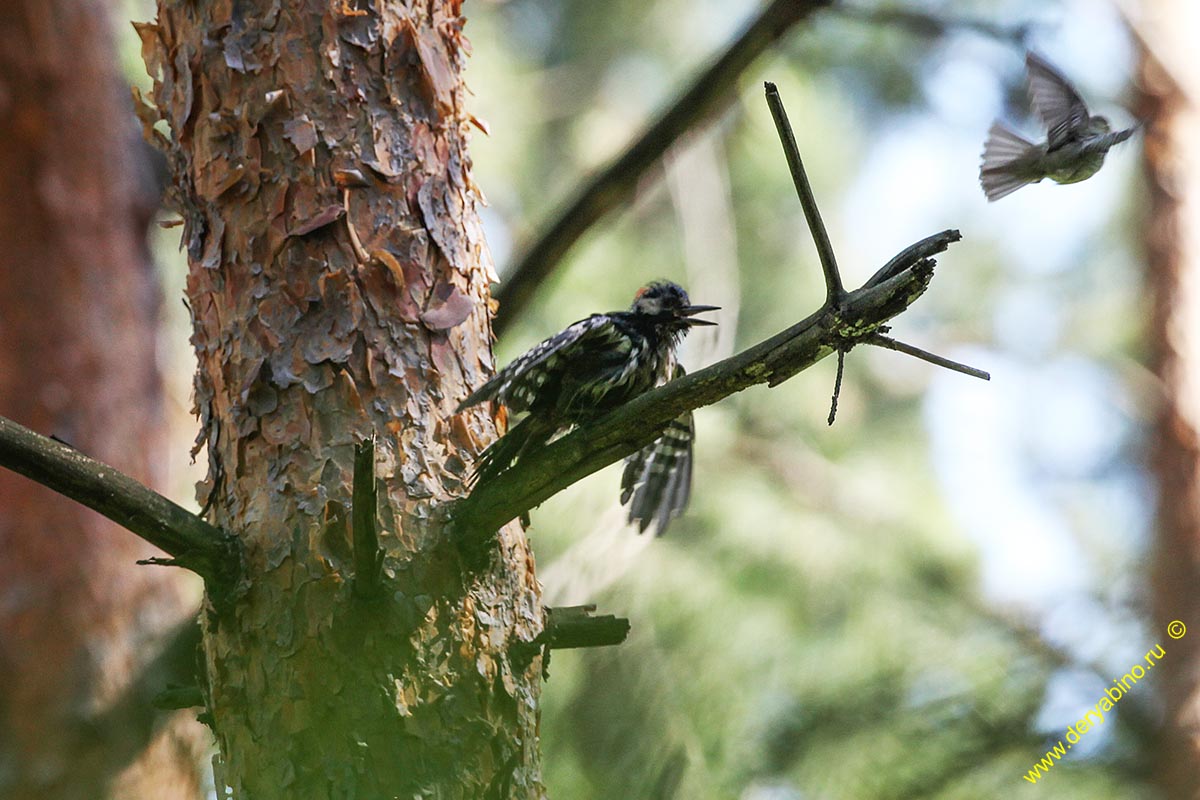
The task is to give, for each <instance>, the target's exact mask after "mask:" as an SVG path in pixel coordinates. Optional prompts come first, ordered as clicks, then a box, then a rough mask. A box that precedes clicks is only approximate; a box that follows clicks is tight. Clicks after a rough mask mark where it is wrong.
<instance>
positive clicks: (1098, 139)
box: [979, 53, 1138, 202]
mask: <svg viewBox="0 0 1200 800" xmlns="http://www.w3.org/2000/svg"><path fill="white" fill-rule="evenodd" d="M1025 72H1026V88H1027V89H1028V92H1029V99H1030V101H1031V102H1032V103H1033V108H1034V111H1036V112H1037V115H1038V117H1039V118H1041V120H1042V123H1043V124H1044V125H1045V126H1046V130H1047V131H1048V136H1047V138H1046V141H1045V142H1042V143H1040V144H1034V143H1033V142H1029V141H1026V140H1025V139H1024V138H1022V137H1021V136H1019V135H1017V134H1016V133H1014V132H1012V131H1011V130H1009V129H1008V128H1006V127H1005V126H1004V125H1003V124H1001V123H1000V122H999V121H997V122H994V123H992V127H991V129H990V130H989V131H988V138H987V141H986V142H984V145H983V162H982V164H981V165H980V168H979V183H980V184H981V185H982V186H983V193H984V194H985V195H987V199H988V202H992V201H995V200H999V199H1000V198H1001V197H1004V196H1005V195H1009V194H1012V193H1013V192H1015V191H1016V190H1017V189H1020V188H1021V187H1022V186H1024V185H1026V184H1028V183H1037V182H1038V181H1040V180H1042V179H1043V178H1050V179H1051V180H1053V181H1055V182H1056V183H1078V182H1079V181H1082V180H1086V179H1088V178H1090V177H1092V176H1093V175H1095V174H1096V173H1097V172H1098V171H1099V170H1100V167H1101V166H1103V164H1104V156H1105V155H1107V154H1108V151H1109V148H1111V147H1112V146H1113V145H1115V144H1118V143H1119V142H1123V141H1125V140H1126V139H1128V138H1129V137H1130V136H1132V135H1133V133H1134V131H1136V130H1137V127H1138V126H1136V125H1135V126H1134V127H1132V128H1127V129H1125V130H1122V131H1116V132H1114V131H1113V130H1112V126H1111V125H1110V124H1109V122H1108V120H1107V119H1105V118H1104V117H1101V116H1092V115H1091V113H1090V112H1089V111H1088V107H1087V104H1085V103H1084V102H1083V98H1082V97H1080V96H1079V92H1077V91H1075V88H1074V87H1073V86H1071V84H1070V83H1069V82H1068V81H1067V79H1066V78H1064V77H1063V76H1062V75H1061V74H1060V73H1059V72H1058V70H1056V69H1055V68H1054V67H1052V66H1050V64H1049V63H1047V62H1046V60H1045V59H1043V58H1041V57H1040V56H1038V55H1037V54H1035V53H1027V54H1026V55H1025Z"/></svg>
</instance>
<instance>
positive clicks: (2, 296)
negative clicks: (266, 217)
mask: <svg viewBox="0 0 1200 800" xmlns="http://www.w3.org/2000/svg"><path fill="white" fill-rule="evenodd" d="M128 103H129V101H128V95H127V94H126V93H125V90H124V89H123V88H122V86H121V81H120V80H119V78H118V74H117V70H116V58H115V51H114V47H113V42H112V36H111V29H110V20H109V17H108V14H107V4H105V3H101V2H96V1H95V0H52V1H51V2H45V1H44V0H20V1H19V2H18V1H17V0H13V1H12V2H7V3H3V4H0V143H2V144H3V146H0V413H3V414H4V415H6V416H10V417H12V418H14V419H16V420H17V421H19V422H21V423H23V424H25V425H28V426H30V427H32V428H35V429H37V430H40V431H44V432H47V433H55V434H57V435H58V436H60V437H62V438H63V439H65V440H66V441H68V442H70V443H71V444H73V445H74V446H76V447H78V448H80V449H81V450H84V451H85V452H87V453H89V454H90V455H93V456H95V457H97V458H99V459H102V460H105V461H108V462H110V463H112V464H114V465H116V466H118V467H119V468H120V469H122V470H124V471H126V472H128V473H129V474H131V475H134V476H137V477H139V478H140V479H141V480H143V481H144V482H146V483H147V484H149V485H151V486H158V487H159V488H160V489H161V488H163V487H162V486H161V483H162V481H161V480H159V479H158V478H159V475H158V474H157V472H156V469H157V464H156V462H157V461H159V460H160V459H161V458H162V457H163V454H164V451H165V445H166V437H165V432H166V428H165V425H164V421H163V415H162V414H161V411H160V405H161V399H162V387H161V385H160V377H159V373H158V369H157V366H156V363H155V357H156V355H155V339H156V328H157V312H158V303H159V297H158V292H159V289H158V287H157V284H156V280H155V276H154V274H153V271H152V266H151V264H150V260H149V255H148V253H147V251H146V247H145V235H146V225H147V224H148V222H149V220H150V217H151V215H152V214H153V213H154V208H155V206H156V203H157V200H156V197H155V192H154V190H153V182H152V181H149V187H148V186H147V181H141V180H139V178H140V177H141V176H142V175H143V170H142V169H141V168H140V167H141V164H140V162H139V157H138V156H139V152H138V150H137V148H138V140H137V129H136V125H133V124H132V123H131V120H130V115H129V111H128V108H129V105H128ZM153 555H161V553H158V551H157V550H155V549H154V548H152V547H150V546H149V545H147V544H145V543H144V542H142V541H141V540H140V539H138V538H136V537H134V536H131V535H130V534H129V533H128V532H127V531H124V530H121V529H120V528H118V527H117V526H116V525H114V524H112V523H110V522H108V521H107V520H105V519H103V518H102V517H100V516H99V515H97V514H95V513H93V512H91V511H88V510H86V509H84V508H83V507H82V506H77V505H75V504H73V503H70V502H68V501H65V500H64V499H63V498H62V497H60V496H58V495H56V494H54V493H53V492H51V491H49V490H48V489H44V488H42V487H40V486H37V485H35V484H33V483H30V482H29V481H26V480H25V479H24V478H21V477H18V476H17V475H16V474H14V473H11V472H8V471H0V796H2V797H4V798H6V799H7V800H24V799H26V798H28V799H29V800H33V799H34V798H37V800H66V798H79V800H96V799H97V798H103V797H121V798H146V799H147V800H150V798H154V799H155V800H158V799H159V798H168V799H172V798H181V799H182V798H194V797H197V796H199V775H198V764H199V760H200V753H201V751H202V749H203V748H204V747H206V742H207V741H208V737H207V736H206V735H205V733H204V730H203V728H201V727H200V726H199V724H198V723H196V722H195V720H194V719H190V720H189V718H188V717H189V715H187V714H183V715H176V716H175V717H174V719H173V721H172V722H171V723H170V724H169V725H167V726H166V727H165V728H164V727H161V723H162V722H163V720H162V719H161V715H156V713H155V712H154V711H153V710H152V709H151V708H150V707H149V706H148V705H147V704H146V703H145V698H136V699H135V700H134V701H132V702H131V701H130V699H129V698H128V697H126V696H125V692H126V690H127V687H128V684H129V682H130V679H131V678H132V677H133V676H136V675H137V674H138V673H139V672H140V671H141V670H142V668H143V666H144V665H145V664H146V662H148V661H149V660H150V658H151V657H152V656H153V655H154V652H153V650H152V648H150V647H148V646H147V643H148V642H156V641H159V640H160V639H161V637H162V635H163V634H164V633H165V632H166V631H168V630H169V629H171V628H172V627H173V626H174V625H176V624H177V623H178V622H179V621H180V620H181V619H182V618H184V617H186V616H187V615H188V613H189V611H192V610H194V607H195V605H194V604H195V595H196V587H195V586H194V584H191V583H189V581H190V579H189V578H188V577H187V576H186V575H185V574H184V573H182V572H181V571H171V570H163V569H148V568H146V567H139V566H137V565H136V564H135V563H134V561H135V560H136V559H139V558H146V557H150V556H153ZM190 716H193V717H194V714H193V715H190ZM148 744H149V747H148V749H147V745H148Z"/></svg>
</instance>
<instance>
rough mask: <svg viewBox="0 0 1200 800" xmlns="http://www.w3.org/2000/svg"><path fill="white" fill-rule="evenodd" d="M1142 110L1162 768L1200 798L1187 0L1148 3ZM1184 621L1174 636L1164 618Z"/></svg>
mask: <svg viewBox="0 0 1200 800" xmlns="http://www.w3.org/2000/svg"><path fill="white" fill-rule="evenodd" d="M1144 11H1145V16H1144V19H1143V23H1142V24H1139V25H1138V26H1137V32H1138V33H1139V35H1140V36H1141V41H1142V44H1143V51H1142V53H1141V70H1140V72H1141V74H1140V76H1139V77H1140V80H1139V83H1140V85H1141V87H1142V91H1143V95H1142V97H1141V102H1142V108H1140V109H1139V116H1140V118H1141V119H1143V120H1145V121H1146V123H1147V124H1146V134H1145V142H1146V144H1145V151H1146V156H1145V162H1146V173H1147V178H1148V181H1147V184H1148V187H1149V192H1150V197H1149V208H1148V209H1147V212H1146V213H1147V223H1146V226H1145V237H1146V266H1145V268H1146V287H1147V292H1148V295H1149V297H1150V301H1151V304H1152V315H1151V320H1150V330H1149V339H1150V343H1151V348H1152V351H1151V352H1152V354H1151V366H1152V368H1153V370H1154V373H1155V375H1156V376H1157V378H1158V386H1159V387H1160V389H1161V396H1160V399H1159V400H1160V404H1159V407H1158V411H1157V415H1156V418H1155V420H1154V423H1153V431H1152V447H1151V453H1150V458H1151V468H1152V470H1153V473H1154V475H1155V479H1156V483H1157V486H1158V524H1157V537H1158V539H1157V545H1156V559H1155V563H1156V576H1155V581H1154V591H1155V596H1154V600H1155V611H1156V613H1155V616H1156V621H1157V629H1158V635H1159V636H1160V637H1161V643H1162V645H1163V647H1164V649H1165V650H1166V652H1167V656H1166V658H1165V659H1164V661H1163V666H1164V669H1165V673H1164V675H1163V678H1164V680H1163V683H1162V684H1161V686H1162V688H1163V695H1164V699H1165V709H1166V711H1167V725H1166V729H1165V730H1164V732H1163V737H1162V746H1161V748H1160V750H1159V752H1160V759H1161V761H1160V769H1159V770H1158V772H1157V774H1158V777H1159V782H1160V785H1161V786H1162V787H1163V789H1164V790H1165V793H1166V796H1167V797H1170V798H1174V799H1177V800H1184V798H1188V799H1189V800H1190V799H1191V798H1197V797H1200V669H1198V666H1200V593H1197V591H1196V587H1197V586H1198V585H1200V241H1197V238H1196V237H1197V232H1198V228H1197V220H1200V161H1198V160H1197V157H1196V156H1197V150H1196V142H1197V141H1200V106H1197V98H1200V70H1198V69H1197V68H1196V66H1195V64H1196V62H1195V60H1194V57H1193V54H1192V50H1193V49H1194V47H1195V42H1194V35H1195V29H1194V26H1192V25H1188V24H1185V22H1184V20H1185V19H1188V18H1193V19H1194V18H1195V14H1194V13H1193V8H1192V3H1191V2H1190V0H1155V2H1152V3H1149V4H1147V6H1146V8H1145V9H1144ZM1174 620H1179V621H1181V622H1183V623H1185V624H1186V625H1187V626H1188V627H1189V628H1190V631H1189V632H1188V634H1187V635H1186V636H1185V637H1184V638H1182V639H1179V640H1174V639H1172V638H1169V636H1168V633H1167V631H1168V627H1167V626H1168V624H1169V623H1170V622H1172V621H1174Z"/></svg>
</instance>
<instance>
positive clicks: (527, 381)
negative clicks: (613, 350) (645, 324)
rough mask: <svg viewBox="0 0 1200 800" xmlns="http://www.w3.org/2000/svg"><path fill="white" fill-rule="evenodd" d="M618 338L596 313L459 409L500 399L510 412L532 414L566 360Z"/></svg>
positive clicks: (498, 377)
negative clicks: (548, 384)
mask: <svg viewBox="0 0 1200 800" xmlns="http://www.w3.org/2000/svg"><path fill="white" fill-rule="evenodd" d="M614 336H615V331H613V329H612V325H611V324H609V322H608V319H607V318H606V316H605V315H603V314H593V315H592V316H590V317H588V318H587V319H581V320H580V321H579V322H576V323H575V324H574V325H571V326H569V327H567V328H566V329H565V330H563V331H561V332H560V333H557V334H555V335H554V336H551V337H550V338H549V339H546V340H545V341H544V342H542V343H541V344H538V345H536V346H534V347H533V348H531V349H530V350H528V351H527V352H526V353H525V354H524V355H521V356H519V357H517V358H516V359H514V360H513V361H512V363H510V364H509V365H508V366H506V367H505V368H504V369H502V370H500V371H499V372H497V373H496V374H495V375H494V376H492V379H491V380H489V381H488V382H487V383H485V384H483V385H482V386H480V387H479V388H478V389H476V390H475V391H473V392H471V394H470V395H468V396H467V399H465V400H463V401H462V402H461V403H459V405H458V410H459V411H462V410H463V409H464V408H468V407H470V406H473V405H475V404H476V403H482V402H484V401H485V400H499V401H500V402H501V403H503V404H504V405H505V406H506V407H507V408H508V409H509V410H510V411H518V412H519V411H528V410H529V407H530V406H531V405H533V404H534V401H535V399H536V398H537V396H538V393H539V391H540V390H541V388H542V387H543V386H544V385H546V384H547V383H550V384H554V383H556V380H555V379H556V378H558V377H560V374H561V372H562V371H563V369H564V367H565V366H566V362H565V361H564V359H568V358H569V359H577V358H583V357H585V354H586V353H587V352H589V351H593V350H601V349H604V348H606V347H609V346H611V344H612V339H613V337H614Z"/></svg>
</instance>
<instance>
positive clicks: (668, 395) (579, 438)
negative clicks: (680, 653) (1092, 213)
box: [449, 83, 986, 549]
mask: <svg viewBox="0 0 1200 800" xmlns="http://www.w3.org/2000/svg"><path fill="white" fill-rule="evenodd" d="M766 91H767V102H768V105H769V106H770V107H771V112H772V115H773V116H774V118H775V121H776V125H777V127H778V130H779V134H780V140H781V142H782V144H783V148H784V153H785V155H786V158H787V163H788V167H789V168H790V170H791V173H792V177H793V180H794V182H795V184H796V189H797V192H798V193H799V195H800V200H801V203H802V205H803V206H804V210H805V217H806V219H807V220H808V223H809V227H810V229H811V231H812V234H813V239H814V241H815V242H816V245H817V251H818V255H819V256H820V259H821V264H822V270H823V272H824V275H825V283H826V298H825V302H824V303H823V304H822V306H821V307H820V308H819V309H818V310H817V311H815V312H814V313H813V314H811V315H810V316H808V317H807V318H805V319H803V320H801V321H800V322H798V323H796V324H795V325H793V326H792V327H790V328H788V329H787V330H784V331H781V332H780V333H778V334H776V335H775V336H772V337H771V338H770V339H767V340H765V341H763V342H760V343H759V344H757V345H755V346H753V347H751V348H750V349H748V350H745V351H743V352H741V353H739V354H737V355H734V356H731V357H730V358H727V359H725V360H724V361H720V362H718V363H716V364H713V365H712V366H709V367H706V368H705V369H702V370H700V371H699V372H694V373H692V374H691V375H686V376H684V377H682V378H679V379H677V380H673V381H670V382H669V383H667V384H666V385H665V386H662V387H659V388H658V389H655V390H654V391H652V392H648V393H647V394H644V395H642V396H640V397H638V398H635V399H634V400H632V401H631V402H629V403H627V404H625V405H624V406H621V407H620V408H617V409H614V410H613V411H611V412H609V413H608V414H606V415H605V416H604V417H602V418H601V419H599V420H597V421H596V422H595V423H592V424H590V425H587V426H585V427H582V428H579V429H576V430H574V431H572V432H571V433H569V434H567V435H566V436H563V437H562V438H561V439H559V440H557V441H555V442H553V443H551V444H549V445H547V446H546V447H544V448H542V449H540V450H537V451H534V452H531V453H529V454H527V455H525V456H524V457H522V458H521V459H520V460H518V461H517V462H516V464H514V465H513V466H512V467H511V468H509V469H508V470H507V471H505V472H503V473H501V474H500V475H499V476H497V477H496V478H495V479H493V480H490V481H486V482H482V483H480V484H479V485H477V486H476V487H475V490H474V491H473V492H472V493H471V495H470V496H469V497H466V498H464V499H463V500H460V501H458V502H457V503H455V504H454V505H453V506H452V507H451V508H450V509H449V513H450V515H451V516H452V518H453V523H452V527H453V529H454V530H455V531H456V533H457V534H458V541H459V543H460V544H461V545H463V546H465V547H467V548H469V549H474V548H475V547H476V546H478V545H479V544H480V543H481V542H484V541H486V540H487V538H488V537H490V536H491V535H492V533H493V532H494V531H495V530H496V529H498V528H499V527H501V526H502V525H504V524H505V523H507V522H508V521H509V520H511V519H514V518H515V517H517V516H519V515H521V514H524V513H525V512H527V511H528V510H529V509H531V508H533V507H534V506H537V505H539V504H541V503H542V502H544V501H545V500H547V499H548V498H550V497H551V496H553V495H554V494H557V493H558V492H560V491H562V490H563V489H565V488H566V487H568V486H570V485H571V484H573V483H575V482H577V481H579V480H581V479H582V478H585V477H587V476H588V475H590V474H592V473H593V472H596V471H597V470H599V469H601V468H603V467H605V466H607V465H609V464H612V463H614V462H616V461H619V460H620V459H622V458H624V457H625V456H627V455H629V454H630V453H633V452H634V451H636V450H638V449H640V448H642V447H645V446H646V445H648V444H649V443H650V442H652V441H654V440H655V439H656V438H658V436H659V434H660V433H661V432H662V430H663V428H664V427H665V426H666V425H667V423H668V422H670V421H671V420H673V419H675V418H676V417H678V416H680V415H681V414H684V413H686V412H688V411H692V410H694V409H697V408H700V407H702V406H706V405H710V404H712V403H715V402H717V401H718V400H722V399H724V398H726V397H728V396H729V395H731V394H734V393H735V392H740V391H742V390H743V389H747V388H749V387H751V386H754V385H757V384H760V383H765V384H767V385H768V386H776V385H778V384H780V383H782V382H783V381H785V380H787V379H788V378H790V377H792V376H793V375H795V374H796V373H798V372H800V371H802V370H804V369H807V368H808V367H810V366H812V365H813V364H815V363H816V362H818V361H820V360H821V359H822V358H824V357H825V356H827V355H829V354H830V353H833V352H839V353H842V354H843V355H844V354H845V352H847V351H849V350H850V349H851V348H853V347H854V345H856V344H859V343H862V342H869V343H872V344H879V345H881V346H886V347H889V348H891V349H897V350H901V351H902V352H907V353H909V354H910V355H918V354H920V357H926V356H928V357H929V358H926V360H930V361H932V363H936V364H938V365H939V366H946V367H950V368H957V367H962V365H957V364H955V363H954V362H950V361H949V360H948V359H941V358H940V357H937V356H933V354H931V353H925V351H923V350H918V349H917V348H913V347H910V346H908V345H902V344H901V343H899V342H896V341H895V340H892V339H889V338H887V337H885V336H883V335H882V334H883V332H884V331H885V330H886V328H885V327H884V326H885V324H886V323H887V322H888V320H890V319H891V318H892V317H894V316H896V315H897V314H899V313H900V312H902V311H904V310H905V309H906V308H908V307H909V306H910V305H911V304H912V303H913V302H914V301H915V300H916V299H917V298H918V297H920V296H921V295H922V294H923V293H924V292H925V289H926V288H927V287H928V286H929V281H930V279H931V278H932V277H933V267H934V260H933V256H935V255H937V254H938V253H941V252H943V251H944V250H945V249H946V248H947V247H949V246H950V243H951V242H956V241H958V240H959V239H960V238H961V236H960V235H959V233H958V231H955V230H947V231H942V232H941V233H937V234H934V235H933V236H929V237H927V238H925V239H923V240H921V241H919V242H917V243H916V244H913V245H911V246H909V247H907V248H905V249H904V250H903V251H901V252H900V253H899V254H898V255H897V256H896V257H895V258H893V259H892V260H891V261H889V262H888V263H887V264H886V265H884V266H883V267H882V268H881V269H879V270H878V271H877V272H876V273H875V274H874V275H873V276H871V278H870V280H868V281H867V283H866V284H864V285H863V286H862V287H860V288H859V289H857V290H855V291H853V292H846V291H845V289H844V288H843V287H842V282H841V277H840V275H839V273H838V269H837V262H836V260H835V259H834V255H833V247H832V245H831V244H830V242H829V237H828V235H827V234H826V233H825V227H824V225H823V224H822V223H821V215H820V212H819V210H818V209H817V204H816V200H815V198H814V197H813V193H812V188H811V187H810V186H809V183H808V178H807V176H806V175H805V174H804V165H803V162H802V161H801V159H800V154H799V153H798V152H797V151H796V143H795V139H794V138H793V137H792V135H791V128H790V126H789V125H788V123H787V115H786V113H785V112H784V109H783V103H782V101H781V100H780V98H779V93H778V90H777V89H776V88H775V86H774V84H771V83H768V84H766ZM934 359H936V360H934ZM960 371H967V372H968V374H975V375H976V377H985V376H986V373H982V372H980V371H978V370H973V369H972V368H969V367H963V368H962V369H961V370H960Z"/></svg>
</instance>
